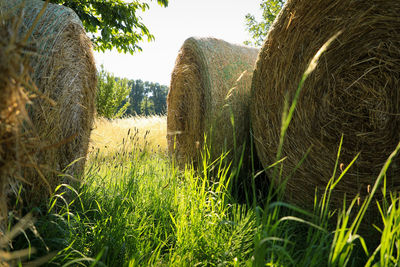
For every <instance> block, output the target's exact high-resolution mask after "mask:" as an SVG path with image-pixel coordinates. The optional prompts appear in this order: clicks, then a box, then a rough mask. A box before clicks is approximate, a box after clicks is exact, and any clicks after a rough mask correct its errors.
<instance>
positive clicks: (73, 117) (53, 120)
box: [3, 0, 97, 203]
mask: <svg viewBox="0 0 400 267" xmlns="http://www.w3.org/2000/svg"><path fill="white" fill-rule="evenodd" d="M21 2H22V1H21V0H17V1H11V2H6V3H5V5H6V7H5V8H6V9H7V8H8V9H9V10H15V11H16V12H18V14H22V16H23V18H22V25H21V27H20V35H21V36H25V35H26V33H27V32H29V30H30V29H31V28H32V27H33V32H32V35H31V36H30V37H29V40H28V45H29V46H30V47H31V48H32V50H33V51H34V53H31V55H30V56H29V60H30V65H31V67H32V69H33V73H32V79H33V81H34V82H35V83H36V85H37V88H38V89H39V92H40V93H39V94H38V95H37V97H36V98H35V99H34V100H33V101H32V105H31V106H30V107H29V117H30V121H31V122H32V124H33V125H34V126H35V129H36V132H37V134H38V136H39V138H40V141H41V144H42V145H41V146H40V147H38V148H37V151H36V153H35V154H34V156H35V158H36V159H37V165H38V166H37V167H39V168H40V172H41V173H42V174H43V175H40V174H39V173H38V171H37V169H38V168H27V169H25V171H24V177H25V178H26V179H27V180H28V181H29V182H30V183H31V184H32V186H29V190H27V195H29V196H28V198H29V199H30V201H32V202H33V203H36V202H38V201H40V200H41V199H42V198H43V197H45V196H46V195H47V194H44V193H43V192H47V193H51V192H52V190H54V188H55V187H56V186H57V185H59V184H60V183H68V182H70V180H69V179H68V178H61V177H60V176H59V174H60V173H61V172H63V171H64V170H65V169H66V168H67V166H68V165H69V164H71V163H72V162H74V161H75V160H78V159H80V160H79V161H77V162H75V163H74V164H73V165H72V166H70V167H68V168H67V171H66V173H67V174H69V175H72V176H74V177H77V176H78V175H79V174H80V173H81V172H82V171H83V167H84V162H85V157H86V153H87V149H88V142H89V136H90V131H91V128H92V124H93V117H94V111H95V104H94V99H95V93H96V88H97V80H96V67H95V62H94V58H93V53H92V44H91V41H90V39H89V38H88V37H87V36H86V33H85V31H84V29H83V26H82V23H81V21H80V20H79V18H78V16H77V15H76V14H75V13H74V12H73V11H72V10H71V9H69V8H66V7H64V6H60V5H55V4H48V6H47V8H46V9H45V11H44V13H43V15H42V16H41V17H40V19H39V20H38V23H37V24H36V25H34V21H35V19H36V17H37V16H38V14H39V12H40V11H41V10H42V8H43V5H44V1H39V0H34V1H25V4H24V5H21ZM3 5H4V3H3ZM7 5H8V6H7ZM19 6H22V7H23V11H22V12H21V13H20V8H19ZM43 178H45V179H43ZM36 200H37V201H36Z"/></svg>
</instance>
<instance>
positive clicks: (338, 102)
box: [251, 0, 400, 209]
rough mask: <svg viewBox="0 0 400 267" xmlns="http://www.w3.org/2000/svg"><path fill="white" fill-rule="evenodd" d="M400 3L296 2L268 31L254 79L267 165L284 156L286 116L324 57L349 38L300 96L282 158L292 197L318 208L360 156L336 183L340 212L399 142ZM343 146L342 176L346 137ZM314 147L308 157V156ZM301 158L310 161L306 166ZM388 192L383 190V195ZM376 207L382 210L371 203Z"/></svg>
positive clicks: (395, 168) (390, 181)
mask: <svg viewBox="0 0 400 267" xmlns="http://www.w3.org/2000/svg"><path fill="white" fill-rule="evenodd" d="M399 12H400V2H399V1H390V0H384V1H383V0H382V1H381V0H367V1H346V0H326V1H307V0H289V1H288V2H287V3H286V5H285V6H284V8H283V10H282V11H281V13H280V14H279V16H278V18H277V20H276V21H275V22H274V24H273V26H272V28H271V30H270V31H269V33H268V35H267V38H266V41H265V43H264V45H263V47H262V49H261V52H260V55H259V60H258V61H257V64H256V69H255V72H254V76H253V83H252V101H251V103H252V105H251V115H252V116H251V118H252V124H253V130H254V135H255V138H254V139H255V140H256V141H255V142H256V144H255V145H256V148H257V151H258V156H259V157H260V159H261V160H262V162H263V164H264V167H267V166H269V165H271V164H273V163H274V162H275V161H276V160H277V159H276V156H277V151H278V147H279V143H280V134H281V125H282V114H283V113H284V107H285V101H288V102H290V101H291V100H292V99H293V98H294V95H295V92H296V90H297V89H298V86H299V83H300V81H301V79H302V76H303V74H304V73H305V71H306V69H307V68H308V66H309V63H310V61H311V59H312V58H313V57H314V55H315V54H316V53H317V51H318V50H319V49H320V48H321V47H322V46H323V45H324V44H325V43H326V42H327V41H328V40H329V39H330V38H331V37H332V36H334V35H335V34H337V33H341V34H339V35H338V37H337V38H336V39H335V40H334V41H333V42H332V43H331V44H330V46H329V47H328V48H327V50H326V51H325V52H324V53H323V54H322V56H321V57H320V59H319V62H318V65H317V66H316V69H315V70H314V71H313V72H312V73H311V74H310V75H309V77H308V78H307V80H306V81H305V83H304V87H303V89H302V91H301V93H300V95H299V98H298V102H297V106H296V109H295V111H294V115H293V118H292V121H291V123H290V125H289V127H288V130H287V132H286V137H285V139H284V143H283V150H282V156H281V158H284V157H286V158H285V159H284V161H283V168H282V170H281V173H282V175H281V176H279V175H277V176H276V177H273V173H272V169H270V171H271V172H270V173H269V177H273V179H274V180H275V184H277V183H278V184H280V183H281V182H282V181H283V180H285V179H286V178H288V177H289V178H288V180H287V186H286V195H285V197H286V199H287V200H288V201H290V202H292V203H295V204H297V205H299V206H302V207H306V208H309V209H312V207H313V203H314V196H315V189H316V188H317V189H318V196H321V193H323V192H324V190H325V187H326V186H327V184H328V181H329V179H330V178H331V176H332V174H333V173H334V171H336V177H335V178H336V179H337V178H338V176H339V175H340V174H341V172H342V171H344V169H345V168H346V167H347V166H348V165H349V164H350V162H351V161H352V160H353V159H354V157H356V156H357V154H358V153H360V156H359V157H358V159H357V160H356V161H355V163H354V165H353V166H352V167H351V168H350V169H349V171H348V172H347V174H346V175H345V176H344V178H343V179H342V180H341V181H340V182H339V183H338V184H337V186H336V188H335V190H334V193H333V195H332V203H333V206H334V207H338V208H340V207H342V204H343V197H344V194H346V195H347V199H350V200H351V199H353V198H354V197H356V195H357V194H359V195H360V201H361V202H360V203H362V201H363V200H364V199H365V197H366V196H367V195H368V194H369V193H370V188H371V187H372V186H373V185H374V182H375V180H376V178H377V176H378V174H379V172H380V170H381V168H382V166H383V164H384V162H385V161H386V159H387V158H388V157H389V155H390V154H391V153H392V151H393V150H394V149H395V148H396V145H397V144H398V142H399V141H400V105H399V103H400V93H399V92H400V91H399V88H400V32H399V29H400V17H399ZM342 136H343V145H342V148H341V155H340V158H339V162H338V164H337V169H336V170H335V161H336V158H337V152H338V147H339V143H340V140H341V137H342ZM309 149H310V151H309V153H308V155H306V153H307V151H308V150H309ZM303 157H305V159H304V160H303V161H302V159H303ZM399 164H400V161H399V158H398V157H397V158H396V159H395V160H394V162H393V163H392V167H391V168H390V169H389V171H388V172H387V181H386V183H387V188H388V189H389V190H395V189H398V188H399V185H400V179H399V177H400V168H399ZM378 191H380V190H378ZM373 205H375V204H373Z"/></svg>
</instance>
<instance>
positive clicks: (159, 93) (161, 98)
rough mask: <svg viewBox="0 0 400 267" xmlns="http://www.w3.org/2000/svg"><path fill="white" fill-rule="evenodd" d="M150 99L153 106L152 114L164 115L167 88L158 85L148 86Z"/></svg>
mask: <svg viewBox="0 0 400 267" xmlns="http://www.w3.org/2000/svg"><path fill="white" fill-rule="evenodd" d="M150 90H151V97H150V99H151V100H152V101H153V104H154V113H155V114H157V115H161V114H165V113H166V112H167V94H168V87H167V86H165V85H163V86H161V85H160V84H159V83H151V84H150Z"/></svg>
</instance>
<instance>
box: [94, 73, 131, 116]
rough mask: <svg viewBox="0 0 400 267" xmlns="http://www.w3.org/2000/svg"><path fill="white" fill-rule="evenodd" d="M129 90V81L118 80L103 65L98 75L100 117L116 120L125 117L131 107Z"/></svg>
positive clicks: (97, 99) (97, 97)
mask: <svg viewBox="0 0 400 267" xmlns="http://www.w3.org/2000/svg"><path fill="white" fill-rule="evenodd" d="M129 89H130V88H129V86H128V80H127V79H119V78H116V77H115V76H114V75H113V74H111V73H109V72H107V71H106V70H105V69H104V67H103V65H102V66H101V67H100V71H99V73H98V88H97V96H96V107H97V114H98V116H101V117H105V118H108V119H114V118H119V117H121V116H122V115H124V113H125V111H126V110H127V108H128V106H129V101H127V97H128V96H129V91H130V90H129Z"/></svg>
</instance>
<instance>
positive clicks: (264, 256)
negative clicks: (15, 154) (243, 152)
mask: <svg viewBox="0 0 400 267" xmlns="http://www.w3.org/2000/svg"><path fill="white" fill-rule="evenodd" d="M125 145H127V144H125ZM130 145H134V144H130ZM340 149H341V145H340V144H339V146H338V158H339V157H340ZM398 149H399V147H397V149H396V151H394V153H393V154H392V156H391V157H390V158H389V159H388V161H387V163H386V164H385V166H383V168H382V172H381V175H379V177H378V179H377V183H376V185H375V186H374V187H373V190H372V192H371V193H373V192H374V190H377V188H378V184H379V183H382V181H383V182H384V181H385V180H384V177H385V171H386V170H387V167H388V166H389V164H390V161H391V160H392V158H393V157H394V156H395V154H396V153H397V151H398ZM221 158H223V157H221ZM234 168H236V167H235V166H232V165H226V164H225V163H224V161H223V160H221V159H220V160H216V161H214V162H209V161H208V160H207V157H205V158H204V159H203V162H202V168H201V169H200V170H195V169H193V167H191V166H187V168H186V169H185V170H183V171H182V170H178V169H177V168H176V167H175V165H174V162H173V161H172V160H171V159H170V158H169V157H168V156H167V155H166V154H165V153H158V152H151V151H149V150H146V149H139V148H138V149H134V148H133V149H132V152H130V153H126V148H123V149H121V152H116V153H115V154H114V155H109V154H108V153H103V152H102V151H101V150H98V151H97V152H96V153H94V154H93V155H92V156H91V158H90V160H89V162H88V168H87V171H86V173H85V176H84V177H83V180H84V182H83V183H82V184H81V186H80V187H79V188H78V189H77V190H75V189H73V188H72V187H70V186H68V185H61V186H60V187H59V188H58V191H57V192H56V193H55V194H54V196H53V198H52V199H51V201H50V202H49V204H48V206H47V210H43V209H42V212H43V214H42V216H41V217H40V218H39V219H38V221H37V222H36V224H35V229H36V231H37V233H39V234H38V235H35V234H32V233H30V231H32V230H26V231H25V235H24V236H20V237H19V238H17V240H15V241H14V245H15V247H16V248H18V247H21V248H22V247H23V245H21V244H23V243H24V244H26V240H29V242H30V244H31V247H35V248H36V249H37V251H38V252H37V255H38V256H41V255H46V254H48V253H49V252H51V251H53V252H54V251H55V252H56V253H57V254H56V255H55V256H54V257H53V258H52V260H51V261H50V262H49V263H48V264H49V265H54V266H55V265H60V266H360V265H361V266H362V265H368V266H396V265H397V264H398V257H399V256H398V255H399V253H398V252H399V243H398V242H399V229H400V220H399V218H400V207H399V201H400V199H399V197H398V195H396V194H391V195H390V196H388V201H387V202H385V203H383V205H381V206H380V208H381V216H382V222H383V227H382V228H381V229H380V232H381V233H379V231H378V230H376V229H374V228H373V227H372V226H371V231H376V233H377V236H378V238H379V237H380V238H381V241H380V242H378V243H379V245H378V246H377V247H367V245H366V244H365V242H364V240H363V238H362V236H360V235H359V234H358V227H359V223H360V221H361V220H362V218H363V216H364V214H365V210H366V209H367V208H368V207H369V206H370V205H376V203H372V202H371V200H372V197H371V198H370V200H366V202H365V203H364V204H363V205H362V207H361V208H360V209H358V210H359V211H358V212H356V211H355V209H353V207H354V205H355V202H356V200H353V202H352V205H351V206H350V207H344V208H343V210H342V211H335V214H337V215H336V216H333V214H334V211H332V210H330V209H329V201H330V194H331V192H332V190H334V187H335V184H336V183H337V182H340V179H341V178H342V177H343V175H345V172H346V170H345V171H344V172H343V173H341V174H340V175H339V176H338V175H336V174H335V173H333V175H332V179H331V181H330V183H329V184H328V185H327V189H326V192H325V194H324V195H323V196H322V197H321V199H316V200H315V203H316V205H315V209H314V212H306V211H304V210H302V209H300V208H298V207H295V206H292V205H290V204H287V203H285V202H283V201H282V200H281V199H280V198H279V197H278V198H276V197H275V198H273V197H270V198H267V200H266V202H265V203H254V202H253V201H249V202H248V203H245V204H238V203H237V201H236V199H235V197H234V196H232V194H231V188H232V183H234V180H235V179H234V178H235V175H236V173H237V172H236V171H233V169H234ZM349 168H351V166H350V167H349ZM254 176H255V174H254ZM254 176H253V177H251V178H252V179H255V177H254ZM271 192H272V191H271ZM371 195H372V194H371ZM249 199H253V198H252V196H250V198H249ZM32 259H34V257H32Z"/></svg>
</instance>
